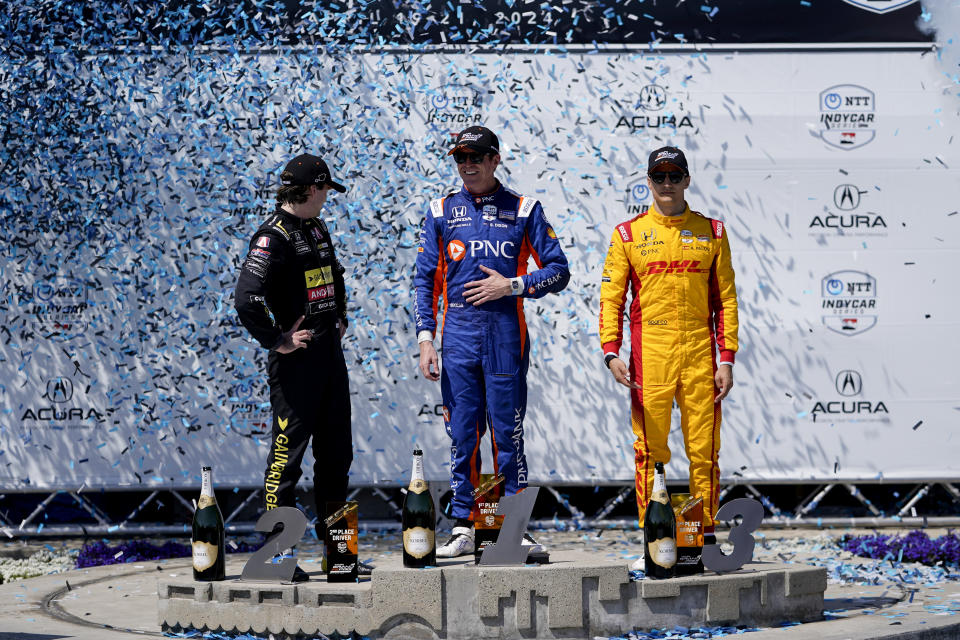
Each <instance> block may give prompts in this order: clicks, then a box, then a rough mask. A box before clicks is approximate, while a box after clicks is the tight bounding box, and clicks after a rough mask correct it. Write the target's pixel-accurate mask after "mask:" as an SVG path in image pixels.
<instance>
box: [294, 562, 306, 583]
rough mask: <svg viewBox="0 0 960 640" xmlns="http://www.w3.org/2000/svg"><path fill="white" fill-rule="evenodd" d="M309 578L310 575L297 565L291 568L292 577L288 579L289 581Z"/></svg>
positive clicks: (300, 580)
mask: <svg viewBox="0 0 960 640" xmlns="http://www.w3.org/2000/svg"><path fill="white" fill-rule="evenodd" d="M308 580H310V575H309V574H308V573H307V572H306V571H304V570H303V569H301V568H300V565H297V566H296V567H295V568H294V570H293V577H292V578H291V579H290V581H291V582H307V581H308Z"/></svg>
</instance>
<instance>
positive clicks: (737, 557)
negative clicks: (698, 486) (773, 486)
mask: <svg viewBox="0 0 960 640" xmlns="http://www.w3.org/2000/svg"><path fill="white" fill-rule="evenodd" d="M738 516H739V517H740V518H742V519H743V520H742V521H741V522H740V524H738V525H735V526H734V527H733V528H732V529H730V535H729V536H728V537H727V539H728V540H729V541H730V542H732V543H733V551H731V552H730V555H724V554H723V552H722V551H721V550H720V545H719V544H708V545H706V546H705V547H704V548H703V556H702V559H703V566H704V567H706V568H707V569H710V571H716V572H717V573H723V572H724V571H736V570H737V569H739V568H740V567H742V566H743V565H745V564H746V563H748V562H750V561H751V560H753V548H754V546H755V545H756V540H754V539H753V536H752V535H750V534H752V533H753V532H754V531H756V530H757V528H759V527H760V523H761V522H763V505H761V504H760V503H759V502H757V501H756V500H752V499H750V498H737V499H736V500H731V501H730V502H728V503H727V504H725V505H723V506H722V507H720V510H719V511H717V515H716V516H715V517H714V520H733V519H734V518H736V517H738Z"/></svg>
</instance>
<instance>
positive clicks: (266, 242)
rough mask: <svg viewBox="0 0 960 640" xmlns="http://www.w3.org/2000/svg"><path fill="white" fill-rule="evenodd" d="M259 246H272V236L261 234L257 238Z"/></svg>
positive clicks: (264, 247)
mask: <svg viewBox="0 0 960 640" xmlns="http://www.w3.org/2000/svg"><path fill="white" fill-rule="evenodd" d="M257 246H258V247H261V248H263V249H266V248H267V247H269V246H270V238H269V237H267V236H260V237H259V238H257Z"/></svg>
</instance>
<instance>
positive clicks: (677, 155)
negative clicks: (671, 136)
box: [647, 147, 690, 175]
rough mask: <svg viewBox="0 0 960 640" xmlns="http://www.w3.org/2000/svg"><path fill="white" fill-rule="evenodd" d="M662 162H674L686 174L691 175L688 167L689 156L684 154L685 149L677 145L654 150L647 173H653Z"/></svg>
mask: <svg viewBox="0 0 960 640" xmlns="http://www.w3.org/2000/svg"><path fill="white" fill-rule="evenodd" d="M662 164H672V165H674V166H677V167H680V168H681V169H683V172H684V173H685V174H687V175H690V170H689V169H688V168H687V157H686V156H685V155H683V151H680V149H678V148H676V147H660V148H659V149H656V150H654V152H653V153H651V154H650V159H649V160H648V161H647V173H651V172H652V171H653V170H654V169H656V168H657V167H659V166H660V165H662Z"/></svg>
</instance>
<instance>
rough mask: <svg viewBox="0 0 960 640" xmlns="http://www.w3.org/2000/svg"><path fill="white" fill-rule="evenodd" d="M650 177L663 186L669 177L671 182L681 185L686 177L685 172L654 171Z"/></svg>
mask: <svg viewBox="0 0 960 640" xmlns="http://www.w3.org/2000/svg"><path fill="white" fill-rule="evenodd" d="M649 176H650V179H651V180H653V181H654V182H656V183H657V184H663V183H664V181H665V180H666V179H667V176H670V182H671V183H673V184H680V183H681V182H683V179H684V178H685V177H686V175H685V174H684V173H683V171H671V172H670V173H667V172H666V171H654V172H653V173H651V174H649Z"/></svg>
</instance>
